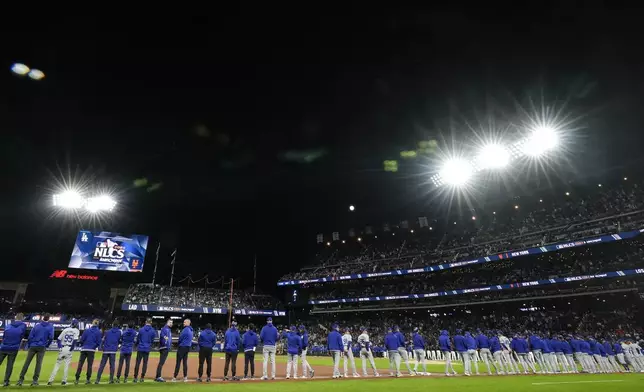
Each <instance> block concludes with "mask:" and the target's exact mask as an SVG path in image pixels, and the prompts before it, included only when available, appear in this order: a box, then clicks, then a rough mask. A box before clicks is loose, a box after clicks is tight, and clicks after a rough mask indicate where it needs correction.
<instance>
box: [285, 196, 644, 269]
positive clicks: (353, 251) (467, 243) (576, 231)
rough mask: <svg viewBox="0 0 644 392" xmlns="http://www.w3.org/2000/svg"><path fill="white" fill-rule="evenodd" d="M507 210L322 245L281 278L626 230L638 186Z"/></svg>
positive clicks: (642, 204) (639, 207) (643, 202)
mask: <svg viewBox="0 0 644 392" xmlns="http://www.w3.org/2000/svg"><path fill="white" fill-rule="evenodd" d="M515 203H516V204H515ZM519 204H520V206H519ZM515 206H516V207H519V208H514V207H515ZM508 209H509V211H502V210H499V211H498V212H497V211H487V210H486V211H481V212H480V213H474V214H475V215H476V216H475V217H476V219H475V220H472V221H467V220H465V221H462V220H461V221H459V222H456V221H455V223H458V224H455V225H453V226H452V225H448V226H449V227H448V228H447V229H448V230H440V229H439V227H438V225H436V226H437V227H432V228H431V229H429V228H427V227H425V228H422V229H418V228H416V230H415V231H414V232H413V233H412V230H411V229H401V228H394V229H392V230H391V231H387V232H383V233H380V234H376V235H368V236H362V237H361V238H360V241H357V240H356V239H355V238H352V239H351V240H349V241H347V242H346V243H340V242H337V243H336V244H332V245H331V246H326V244H322V246H321V249H320V251H319V253H318V254H317V255H316V260H315V261H314V262H313V265H312V266H310V267H306V268H303V269H302V270H301V271H299V272H295V273H290V274H287V275H284V276H283V277H282V279H281V280H295V279H297V280H302V279H311V278H317V277H328V276H342V275H347V274H352V273H369V272H381V271H389V270H393V269H398V268H418V267H422V266H427V265H435V264H440V263H444V262H452V261H455V260H462V259H466V258H470V259H471V258H475V257H483V256H487V255H490V254H494V253H498V252H501V251H506V250H511V249H523V248H528V247H533V246H543V245H545V244H548V243H554V242H561V241H566V240H569V239H576V238H580V237H585V236H593V235H599V234H606V233H610V234H612V233H615V232H618V231H626V230H632V229H634V228H639V226H640V224H642V223H644V186H641V184H629V185H628V186H626V185H624V186H617V187H601V188H600V187H597V188H595V189H594V190H593V191H592V192H584V193H583V196H578V195H576V194H572V195H569V196H566V197H565V198H564V199H563V200H558V201H556V202H552V201H548V200H546V199H538V200H532V202H531V203H530V202H527V201H526V200H521V201H516V202H512V203H510V205H509V206H508Z"/></svg>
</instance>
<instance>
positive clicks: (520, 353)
mask: <svg viewBox="0 0 644 392" xmlns="http://www.w3.org/2000/svg"><path fill="white" fill-rule="evenodd" d="M510 348H512V351H514V352H515V353H516V354H517V357H518V358H519V364H520V365H521V366H522V367H523V373H524V374H528V363H527V362H526V356H527V355H528V348H529V347H528V342H527V340H525V339H523V338H522V337H521V336H519V335H515V336H514V338H512V343H511V344H510Z"/></svg>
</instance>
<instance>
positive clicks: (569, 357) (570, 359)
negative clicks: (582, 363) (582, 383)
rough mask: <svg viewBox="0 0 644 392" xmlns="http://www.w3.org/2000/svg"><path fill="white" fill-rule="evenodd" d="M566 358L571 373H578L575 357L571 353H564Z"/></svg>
mask: <svg viewBox="0 0 644 392" xmlns="http://www.w3.org/2000/svg"><path fill="white" fill-rule="evenodd" d="M566 360H567V361H568V366H570V370H571V371H572V372H573V373H579V369H578V368H577V364H576V363H575V359H574V358H573V357H572V354H566Z"/></svg>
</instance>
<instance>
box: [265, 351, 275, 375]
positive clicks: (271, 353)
mask: <svg viewBox="0 0 644 392" xmlns="http://www.w3.org/2000/svg"><path fill="white" fill-rule="evenodd" d="M262 353H263V354H264V368H263V370H264V377H268V361H269V360H270V361H271V366H272V367H271V378H275V346H264V348H263V350H262Z"/></svg>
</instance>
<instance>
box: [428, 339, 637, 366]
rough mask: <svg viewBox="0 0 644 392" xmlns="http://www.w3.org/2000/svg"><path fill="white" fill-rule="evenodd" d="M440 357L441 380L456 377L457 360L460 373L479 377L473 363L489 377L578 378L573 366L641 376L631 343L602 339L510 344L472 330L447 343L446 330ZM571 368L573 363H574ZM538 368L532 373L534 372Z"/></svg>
mask: <svg viewBox="0 0 644 392" xmlns="http://www.w3.org/2000/svg"><path fill="white" fill-rule="evenodd" d="M438 342H439V348H440V352H441V353H442V357H443V359H444V360H445V375H447V376H450V375H455V374H457V373H456V371H455V370H454V367H453V366H452V360H454V359H456V357H457V356H458V357H460V359H461V360H462V361H463V366H464V374H465V375H466V376H471V375H472V364H474V371H475V374H477V375H478V374H479V367H478V362H479V361H481V362H483V363H484V364H485V366H486V368H487V374H488V375H491V374H492V369H491V367H490V365H492V367H493V368H494V370H495V372H496V374H497V375H503V374H521V369H523V373H524V374H529V373H534V374H544V373H547V374H555V373H578V372H579V370H578V366H577V363H579V365H580V366H581V369H582V372H585V373H613V372H625V371H626V372H644V353H643V351H642V349H641V347H640V346H639V345H638V344H637V343H635V342H634V341H633V340H632V339H630V338H626V339H622V341H619V342H617V341H612V340H610V339H608V338H606V339H605V340H604V342H603V343H602V342H598V341H597V340H595V338H594V337H588V338H587V339H583V338H582V337H581V336H572V335H570V336H567V337H566V338H564V337H563V336H561V335H559V336H552V337H545V336H540V335H539V334H537V333H532V334H526V335H519V334H516V335H514V337H513V338H512V340H510V339H508V338H507V337H506V336H504V335H503V333H502V332H501V331H497V332H495V333H492V332H488V333H487V334H485V333H483V332H481V331H480V330H477V335H476V336H472V335H471V334H470V333H469V332H465V334H463V333H462V331H461V330H457V331H456V335H455V336H454V338H453V339H450V337H449V334H448V332H447V331H445V330H444V331H441V335H440V336H439V339H438ZM575 361H576V362H577V363H576V362H575ZM537 365H538V368H537Z"/></svg>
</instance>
